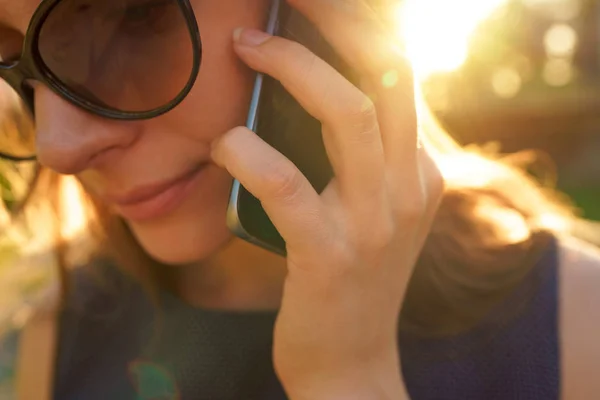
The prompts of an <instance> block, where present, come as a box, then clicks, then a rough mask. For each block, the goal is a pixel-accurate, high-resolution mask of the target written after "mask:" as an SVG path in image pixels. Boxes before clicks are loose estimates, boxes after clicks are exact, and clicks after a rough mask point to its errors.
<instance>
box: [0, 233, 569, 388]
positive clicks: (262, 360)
mask: <svg viewBox="0 0 600 400" xmlns="http://www.w3.org/2000/svg"><path fill="white" fill-rule="evenodd" d="M90 271H96V272H98V271H99V274H98V275H99V276H101V277H102V279H97V277H96V275H95V274H93V273H91V272H90ZM74 280H75V285H74V287H75V290H74V291H73V293H72V298H71V299H69V302H68V307H67V309H66V310H65V312H64V313H63V314H62V316H61V320H60V324H61V334H60V341H59V343H60V344H59V357H58V360H57V375H56V387H55V398H56V399H59V400H105V399H113V400H204V399H206V400H234V399H235V400H286V396H285V393H284V391H283V389H282V387H281V385H280V383H279V382H278V380H277V378H276V376H275V374H274V372H273V366H272V361H271V346H272V330H273V325H274V322H275V318H276V314H275V313H274V312H272V313H271V312H263V313H260V312H257V313H242V312H216V311H208V310H200V309H195V308H192V307H189V306H187V305H186V304H184V303H182V302H180V301H179V300H178V299H176V298H175V297H173V296H171V295H169V294H167V293H163V294H162V297H161V299H160V300H161V301H160V304H161V306H160V307H159V308H156V306H155V305H154V304H153V302H152V301H150V300H149V299H148V297H147V296H146V295H145V294H144V292H143V290H142V289H141V288H140V287H139V286H138V285H137V284H135V283H134V282H132V281H130V280H128V279H127V278H125V277H124V276H123V275H122V274H120V273H119V272H118V271H117V269H116V268H114V267H113V266H111V265H109V264H107V263H101V262H99V263H96V264H94V265H91V266H89V267H88V268H85V269H80V270H79V271H77V272H75V273H74ZM557 291H558V276H557V257H556V244H555V243H554V242H553V243H552V244H551V245H550V246H549V248H548V250H547V251H546V252H545V254H544V256H543V257H542V258H541V260H540V262H539V263H538V265H537V266H536V267H535V268H534V269H533V270H532V271H531V273H530V274H529V275H528V277H527V278H526V279H525V281H524V282H523V284H522V285H521V286H520V287H519V288H518V289H517V290H516V291H515V292H514V293H512V294H511V295H510V296H509V297H508V298H507V299H506V301H505V302H504V303H503V304H501V305H500V306H499V307H498V308H497V309H495V310H493V312H492V313H490V315H489V316H488V317H487V318H485V319H484V320H483V321H482V322H481V324H480V325H479V326H477V327H476V328H474V329H472V330H471V331H469V332H466V333H464V334H461V335H457V336H454V337H445V338H438V339H423V338H415V337H409V336H407V335H402V336H401V337H400V338H399V341H400V347H401V348H402V364H403V370H404V375H405V376H404V379H405V381H406V384H407V387H408V389H409V392H410V394H411V398H412V400H429V399H434V400H479V399H486V400H496V399H497V400H501V399H511V400H513V399H517V400H518V399H527V400H535V399H540V400H542V399H543V400H552V399H558V393H559V390H558V387H559V375H560V374H559V351H558V335H557V327H558V319H557ZM515 310H519V311H518V312H516V313H515V312H514V311H515ZM508 315H510V316H511V317H510V318H507V316H508ZM17 344H18V334H16V333H15V334H12V335H10V336H7V337H6V338H5V340H4V342H3V344H1V346H2V347H0V390H1V388H2V387H3V382H4V383H6V382H10V381H11V380H12V378H13V377H14V376H13V369H12V365H14V359H15V351H16V346H17ZM9 386H10V385H9ZM7 393H9V392H7ZM11 398H12V397H10V395H4V394H3V393H2V392H0V400H4V399H11Z"/></svg>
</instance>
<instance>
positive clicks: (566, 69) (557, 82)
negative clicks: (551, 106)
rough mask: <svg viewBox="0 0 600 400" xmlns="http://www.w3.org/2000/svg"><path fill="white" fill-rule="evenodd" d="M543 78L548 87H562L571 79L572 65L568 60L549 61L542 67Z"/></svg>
mask: <svg viewBox="0 0 600 400" xmlns="http://www.w3.org/2000/svg"><path fill="white" fill-rule="evenodd" d="M543 76H544V81H546V83H548V84H549V85H550V86H564V85H566V84H568V83H569V82H571V80H572V79H573V65H572V64H571V61H570V60H565V59H562V58H555V59H550V60H548V61H547V62H546V65H545V66H544V72H543Z"/></svg>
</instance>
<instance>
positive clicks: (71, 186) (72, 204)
mask: <svg viewBox="0 0 600 400" xmlns="http://www.w3.org/2000/svg"><path fill="white" fill-rule="evenodd" d="M62 188H63V192H62V194H63V196H64V210H63V215H64V218H65V219H64V221H61V223H62V225H61V233H62V235H63V237H64V238H65V239H71V238H73V237H75V236H76V235H77V234H79V233H81V232H82V231H83V230H84V229H85V227H86V225H87V223H86V214H85V210H84V208H83V204H82V201H81V190H80V188H79V184H78V183H77V181H76V180H75V178H72V177H65V178H64V180H63V186H62Z"/></svg>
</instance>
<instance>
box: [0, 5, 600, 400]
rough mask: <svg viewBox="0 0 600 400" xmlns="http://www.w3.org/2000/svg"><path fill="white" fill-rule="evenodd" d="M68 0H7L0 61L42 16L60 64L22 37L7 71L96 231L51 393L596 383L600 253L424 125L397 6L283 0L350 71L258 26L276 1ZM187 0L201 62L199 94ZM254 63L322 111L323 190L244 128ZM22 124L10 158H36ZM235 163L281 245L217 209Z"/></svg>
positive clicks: (74, 293)
mask: <svg viewBox="0 0 600 400" xmlns="http://www.w3.org/2000/svg"><path fill="white" fill-rule="evenodd" d="M55 3H57V2H56V1H54V0H44V1H42V2H41V3H40V4H39V5H38V1H37V0H22V1H20V2H14V1H8V0H2V1H0V16H1V18H2V19H1V25H2V26H3V27H4V28H3V29H4V30H5V34H4V35H2V38H3V41H4V42H3V43H1V46H2V49H3V51H4V53H3V60H7V61H10V60H11V59H12V60H18V59H19V58H20V57H19V53H20V49H21V43H22V38H23V37H24V36H25V35H26V33H27V28H28V25H29V24H30V21H32V25H31V26H32V28H31V30H30V31H29V37H36V35H37V40H32V41H26V43H28V44H29V45H33V46H34V47H35V46H37V51H38V52H39V57H38V58H37V61H35V62H36V63H38V64H40V63H43V64H44V65H45V66H46V68H47V69H49V70H51V71H52V75H51V76H50V77H49V78H48V76H49V75H48V74H46V75H45V76H42V75H40V74H37V75H36V73H35V72H32V71H34V69H33V67H32V65H34V63H33V62H31V60H29V61H25V60H26V53H27V51H26V52H25V55H24V56H23V59H22V64H23V65H24V66H23V67H22V68H20V69H13V71H19V72H12V73H11V72H3V78H4V79H6V80H7V82H9V83H10V84H11V85H12V86H13V88H15V89H16V90H17V91H20V94H21V96H22V97H23V99H24V100H25V101H26V102H28V101H31V102H32V103H31V105H32V110H33V109H34V110H35V123H36V136H35V156H36V157H37V159H38V161H39V163H40V164H41V165H42V166H43V169H44V171H43V172H42V174H41V176H40V178H39V179H38V181H37V184H38V185H42V184H43V183H44V182H46V180H45V179H44V178H47V179H48V180H47V181H48V182H55V181H56V180H57V177H58V176H60V175H75V176H76V177H77V179H78V181H79V182H80V183H81V185H82V187H84V188H85V191H86V193H87V194H88V196H89V197H90V199H92V200H93V203H94V205H95V213H96V215H97V216H98V221H99V222H100V223H99V227H100V228H101V232H100V235H99V236H98V249H97V251H96V252H95V253H94V257H93V259H92V260H91V261H90V262H89V263H88V265H85V266H83V267H80V268H78V269H76V270H74V271H73V272H68V273H67V272H66V271H67V270H63V272H65V273H64V275H65V276H64V278H65V279H63V282H62V283H63V289H64V291H63V299H62V300H63V306H62V308H61V309H60V314H59V317H58V318H59V320H58V321H59V335H58V340H57V343H56V350H57V355H56V359H55V360H53V362H52V366H53V368H54V372H53V375H52V387H53V389H52V390H53V393H54V398H57V399H83V398H84V399H134V398H138V399H158V398H161V399H198V398H201V399H204V398H206V399H284V398H290V399H294V400H303V399H327V400H329V399H384V398H385V399H409V398H410V399H416V400H418V399H483V398H485V399H508V398H511V399H512V398H524V399H552V398H559V397H560V396H562V397H563V398H568V399H592V398H595V397H594V396H596V393H598V392H600V384H599V383H598V380H597V379H595V372H594V371H595V370H596V369H595V368H596V367H600V345H599V344H598V343H597V341H596V339H595V338H596V337H598V335H599V334H600V319H598V318H595V315H594V313H593V311H594V308H595V307H594V306H596V305H598V304H600V291H598V290H596V288H597V287H598V285H600V271H599V270H598V266H600V257H599V256H598V254H597V252H595V251H594V250H591V247H586V246H585V245H584V244H582V243H581V242H576V241H574V240H573V239H568V238H567V236H566V235H559V233H560V232H559V231H558V230H555V231H554V232H552V231H551V230H550V229H549V228H545V227H544V223H543V222H544V221H547V220H549V219H550V220H553V221H555V220H560V221H565V222H566V223H569V222H571V221H574V219H571V217H570V216H569V214H568V212H567V211H565V210H564V209H563V208H562V207H561V206H559V205H557V204H555V203H554V202H552V201H551V200H549V198H548V197H547V196H546V195H545V194H544V193H543V192H542V190H541V189H539V188H537V187H536V186H535V185H534V183H533V182H532V181H531V180H529V179H528V178H527V177H526V176H525V175H524V174H522V173H520V172H518V170H517V169H516V168H513V167H511V166H509V165H508V164H503V163H501V162H499V161H492V160H489V159H486V158H484V157H482V156H479V155H477V154H475V153H467V152H466V151H464V150H462V149H460V148H459V147H458V146H456V145H455V144H454V143H453V142H452V141H451V140H450V139H449V138H448V137H446V136H444V135H443V134H442V133H441V131H439V130H438V129H434V128H433V127H432V126H431V124H432V121H431V120H428V119H425V118H426V114H424V115H423V116H422V118H423V120H422V121H421V124H422V133H421V132H420V134H421V138H422V140H421V142H422V144H423V145H419V140H418V139H417V118H416V114H417V113H416V112H415V107H414V101H413V96H412V94H413V82H412V78H411V76H410V73H409V68H408V67H407V64H406V62H405V60H404V59H403V58H402V57H400V56H399V54H398V52H395V51H394V49H393V46H392V41H390V38H389V36H388V35H387V31H386V29H385V25H386V23H385V21H384V15H385V14H384V12H383V11H382V10H384V9H385V7H384V6H385V4H382V2H375V1H373V2H368V1H359V0H356V1H341V0H340V1H323V0H293V1H292V0H289V1H288V4H289V5H290V6H291V7H293V8H294V9H296V10H297V11H298V12H299V13H301V14H303V15H305V16H306V17H307V18H308V19H309V20H311V21H312V22H313V23H314V25H315V26H316V28H317V29H318V30H319V31H320V33H321V34H322V35H323V37H325V38H326V39H327V40H328V41H329V43H330V44H331V45H332V46H333V47H334V48H335V50H336V51H337V52H338V53H339V54H340V56H342V57H343V58H344V60H345V61H346V62H347V63H348V64H349V65H350V66H351V67H352V69H354V70H355V71H357V72H358V73H359V75H360V79H358V80H357V81H358V82H360V85H359V86H354V85H353V84H351V83H350V82H349V81H348V80H346V79H345V78H343V77H342V75H340V74H339V73H338V72H336V71H335V70H334V69H333V68H331V67H329V66H328V65H327V63H325V62H324V61H322V60H321V59H320V58H318V57H315V56H314V55H313V53H312V52H311V50H309V49H308V48H306V47H303V46H300V45H298V44H295V43H294V42H293V41H289V40H286V39H283V38H277V37H271V36H269V35H266V34H265V33H264V32H262V31H261V29H262V28H263V27H264V26H265V23H266V16H267V15H268V11H269V2H268V1H267V0H242V1H240V0H220V1H218V2H217V1H202V0H192V1H191V2H190V3H191V8H190V9H188V8H186V6H187V5H188V3H187V2H186V1H181V0H177V1H175V0H166V1H150V2H148V1H139V0H136V1H133V0H131V1H116V0H115V1H102V2H101V1H83V0H60V1H59V2H58V3H57V4H55ZM375 3H377V4H375ZM38 6H39V7H40V8H39V9H38V13H37V14H34V11H35V10H36V7H38ZM51 6H55V7H56V8H55V9H54V11H52V12H54V13H55V14H54V15H52V12H51V13H50V16H49V17H47V18H42V17H40V16H41V15H42V14H44V13H45V11H44V10H47V9H48V7H51ZM182 6H183V7H182ZM192 9H193V11H194V12H195V17H194V18H195V20H194V21H192V22H197V25H198V26H199V27H200V30H201V32H202V69H201V71H200V73H199V75H198V79H197V82H196V83H195V85H194V87H193V88H192V89H191V91H190V92H189V94H188V93H186V92H185V86H186V83H188V82H189V80H188V78H189V77H190V76H193V75H194V68H193V65H194V57H193V55H194V53H193V51H192V50H193V48H192V47H193V44H194V43H193V40H192V41H190V39H189V37H188V35H191V36H192V37H194V29H188V28H190V26H191V27H192V28H193V25H194V23H192V24H190V20H189V19H190V18H191V17H192V16H193V14H192V13H191V10H192ZM39 10H42V11H39ZM182 10H183V12H182ZM380 11H381V13H380ZM180 13H182V14H180ZM44 15H45V14H44ZM38 26H41V27H40V28H39V29H36V27H38ZM239 27H243V29H238V28H239ZM141 29H143V30H141ZM284 29H285V27H284ZM114 32H119V34H121V35H122V36H119V37H117V38H116V39H115V37H113V36H111V34H113V33H114ZM123 32H126V34H125V33H123ZM142 32H143V33H142ZM292 33H293V35H292V36H294V37H298V38H299V39H300V38H302V36H303V35H307V36H310V34H311V32H292ZM313 33H314V32H313ZM15 38H16V39H20V41H19V40H15ZM9 39H12V40H9ZM0 42H2V40H0ZM26 48H28V47H27V46H26ZM10 49H13V50H15V49H17V50H16V51H13V52H12V53H11V54H10V55H5V54H8V53H10ZM82 54H84V56H82ZM40 59H41V61H40ZM14 65H15V64H13V66H14ZM190 66H192V67H190ZM161 67H164V68H163V69H161ZM165 71H167V72H165ZM190 71H191V72H190ZM253 71H259V72H263V73H266V74H268V75H271V76H273V77H274V78H276V79H277V80H279V81H281V82H282V83H283V85H284V86H285V87H286V88H287V89H288V90H289V91H290V93H291V94H292V95H293V96H294V97H295V98H296V99H297V100H299V102H300V103H301V104H302V105H303V106H304V107H305V108H306V110H307V111H308V112H310V113H311V114H312V115H313V116H314V117H316V118H318V119H319V120H320V121H321V122H322V124H323V135H324V139H325V143H326V145H327V150H328V154H329V157H330V159H331V161H332V165H333V168H334V171H335V179H334V180H333V181H332V182H331V184H330V185H329V186H328V187H327V188H326V189H325V191H324V192H323V193H322V194H321V195H318V194H317V193H316V192H315V191H314V190H313V189H312V187H311V186H310V184H309V183H308V182H307V180H306V179H305V178H304V177H303V176H302V175H301V174H300V173H299V172H298V170H297V169H295V167H294V166H293V165H292V164H291V163H290V162H289V161H288V160H287V159H285V158H284V157H283V156H282V155H280V154H279V153H277V152H275V151H274V150H273V149H272V148H270V147H269V146H268V145H266V144H265V143H264V142H262V141H261V140H260V139H259V138H258V137H256V136H255V135H254V134H252V133H251V132H249V131H248V130H247V129H245V128H240V127H239V126H240V125H243V122H244V118H245V114H246V111H247V106H248V102H249V98H250V92H251V88H252V82H253V75H254V72H253ZM390 73H391V76H393V77H394V78H395V80H396V82H395V83H396V84H395V85H384V84H383V83H382V79H381V77H382V76H383V75H385V74H390ZM26 78H30V79H33V81H32V80H27V79H26ZM40 80H41V81H42V82H43V83H40V82H39V81H40ZM57 81H58V82H60V85H62V86H61V87H62V88H63V89H64V88H65V87H66V88H68V89H67V90H66V92H67V93H66V94H65V93H64V92H65V90H63V93H62V94H61V91H60V90H56V88H55V90H51V87H52V85H53V83H52V82H54V84H55V83H56V82H57ZM29 87H31V88H32V90H29V89H28V88H29ZM365 93H368V94H369V96H367V95H366V94H365ZM180 100H182V102H181V103H180V104H178V105H177V106H176V107H175V105H176V104H175V103H178V102H179V101H180ZM169 102H170V103H169ZM33 105H34V107H33ZM115 110H117V111H116V112H115ZM150 110H160V111H161V112H158V113H156V114H155V115H154V118H146V117H149V116H150V115H148V114H144V112H146V111H150ZM166 111H168V112H166ZM282 113H283V114H285V110H284V111H282ZM140 117H144V118H140ZM8 141H9V140H8V138H7V139H6V142H8ZM23 143H25V144H27V140H22V142H21V144H19V142H18V140H15V139H14V138H13V140H12V141H11V143H10V146H12V147H10V146H9V145H8V144H6V145H5V146H6V147H5V149H6V148H10V149H12V150H13V153H12V154H9V153H10V152H9V151H5V156H13V157H15V156H17V157H24V156H25V153H23V152H22V153H20V154H15V153H16V152H17V151H16V150H18V149H22V148H26V146H25V144H23ZM19 146H20V147H19ZM434 160H435V162H434ZM459 161H460V162H459ZM457 166H458V167H459V168H457ZM438 167H439V168H440V169H439V170H438ZM440 170H441V171H442V172H443V175H444V178H445V180H446V183H445V188H444V185H443V183H442V174H440ZM44 174H47V175H44ZM231 176H233V177H235V178H237V179H239V180H240V181H241V182H242V184H243V185H244V186H245V187H247V188H248V189H249V190H250V191H251V192H252V193H253V194H254V195H255V196H256V197H258V198H259V199H260V200H261V202H262V204H263V205H264V207H265V209H266V211H267V212H268V214H269V216H270V217H271V219H272V220H273V222H274V224H275V225H276V226H277V228H278V230H279V231H280V233H281V234H282V236H283V237H284V239H285V240H286V243H287V253H288V256H287V258H286V259H283V258H280V257H278V256H275V255H273V254H270V253H268V252H266V251H263V250H260V249H258V248H255V247H252V246H250V245H248V244H246V243H244V242H242V241H240V240H237V239H234V238H232V235H231V234H230V233H229V232H228V230H227V229H226V225H225V210H226V205H227V201H228V196H229V189H230V184H231ZM41 187H42V188H41V189H39V190H38V192H37V193H38V194H39V195H42V196H48V197H51V194H50V191H51V189H50V188H49V187H48V186H47V185H45V186H41ZM567 225H568V224H567ZM565 226H566V225H565ZM559 236H560V237H561V239H560V240H559V239H558V237H559ZM63 250H64V247H63ZM61 254H63V255H64V253H61ZM409 282H410V284H409ZM559 282H560V285H559ZM401 309H402V312H401ZM399 315H400V318H399V320H400V323H399V325H398V316H399ZM559 315H560V318H559ZM398 326H399V329H398ZM42 337H44V336H42ZM46 340H47V341H50V342H51V341H52V339H51V337H47V338H46ZM6 348H8V347H6ZM38 354H39V353H38ZM24 357H25V356H24ZM29 357H31V353H30V354H29ZM5 358H8V359H10V357H5ZM33 359H35V354H34V356H33ZM38 372H39V371H38ZM25 373H29V374H31V372H27V371H25ZM30 376H31V375H30ZM30 386H31V385H30Z"/></svg>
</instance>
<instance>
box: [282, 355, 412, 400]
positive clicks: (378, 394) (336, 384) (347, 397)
mask: <svg viewBox="0 0 600 400" xmlns="http://www.w3.org/2000/svg"><path fill="white" fill-rule="evenodd" d="M282 383H283V385H284V387H285V389H286V392H287V394H288V396H289V398H290V400H409V399H410V398H409V396H408V392H407V391H406V387H405V385H404V379H403V377H402V373H401V370H400V362H399V359H398V357H389V359H388V360H385V362H381V363H377V364H376V365H367V363H363V364H362V365H356V366H353V367H345V368H340V369H337V370H336V371H333V370H329V371H323V370H319V372H316V373H315V374H313V375H312V376H310V377H305V378H304V379H288V380H287V381H283V380H282Z"/></svg>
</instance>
